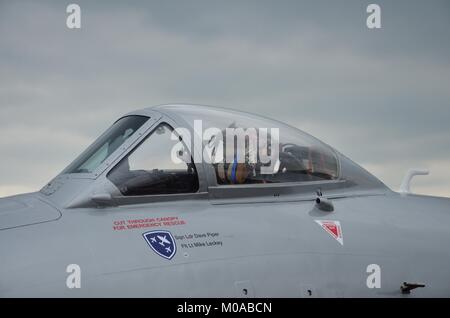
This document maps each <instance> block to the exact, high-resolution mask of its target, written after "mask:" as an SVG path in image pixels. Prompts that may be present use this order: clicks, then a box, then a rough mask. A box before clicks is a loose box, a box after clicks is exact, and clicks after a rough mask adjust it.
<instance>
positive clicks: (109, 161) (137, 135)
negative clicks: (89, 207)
mask: <svg viewBox="0 0 450 318" xmlns="http://www.w3.org/2000/svg"><path fill="white" fill-rule="evenodd" d="M130 116H141V117H147V118H148V120H147V121H146V122H145V123H144V124H143V125H142V126H141V127H140V128H139V129H137V130H136V131H135V132H134V133H133V134H132V135H131V136H130V137H129V138H128V139H126V140H125V142H124V143H122V144H121V146H119V147H118V148H117V149H116V150H115V151H114V152H112V153H111V154H110V155H109V156H108V157H107V158H106V159H105V160H104V161H103V162H102V163H101V164H100V165H98V166H97V167H96V168H95V169H94V170H93V171H92V172H80V173H68V172H66V171H67V170H68V169H69V167H71V166H72V164H73V163H74V162H76V161H77V160H79V158H81V157H82V156H83V155H84V153H85V151H87V149H89V147H90V146H91V145H93V144H94V143H95V141H96V140H98V139H99V138H101V136H103V135H104V134H105V133H106V132H107V131H108V129H110V127H112V125H114V124H115V123H117V122H118V121H119V120H121V119H122V118H125V117H130ZM160 118H161V114H160V113H158V112H151V114H149V113H148V112H147V113H143V114H140V113H130V114H126V115H124V116H122V117H120V118H119V119H117V120H116V121H114V123H113V124H112V125H111V126H109V127H108V128H107V129H105V131H104V132H103V133H102V134H101V135H100V136H98V137H97V138H96V139H95V140H94V141H93V142H92V143H91V145H89V146H88V147H86V149H84V150H83V152H82V153H81V154H80V155H79V156H77V157H76V158H75V160H73V161H72V162H71V163H70V164H69V165H67V167H66V168H64V170H63V171H62V172H61V173H60V174H59V175H60V176H64V177H66V178H68V179H97V178H98V177H99V176H100V175H101V174H102V173H103V172H104V171H105V170H106V169H107V168H108V167H110V166H111V165H114V164H115V162H116V160H117V158H120V157H121V156H122V155H123V154H124V153H127V152H128V151H129V149H130V147H133V146H134V145H135V144H136V143H137V142H140V140H141V139H143V138H144V137H145V136H146V135H147V132H148V131H149V130H150V129H151V128H152V127H153V125H154V124H155V123H156V122H157V121H158V120H159V119H160Z"/></svg>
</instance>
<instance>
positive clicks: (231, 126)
mask: <svg viewBox="0 0 450 318" xmlns="http://www.w3.org/2000/svg"><path fill="white" fill-rule="evenodd" d="M343 173H346V174H347V175H346V176H345V177H343ZM60 176H65V179H66V180H69V179H71V178H72V179H85V180H86V179H91V180H94V182H93V185H92V188H93V190H92V191H93V192H95V193H97V192H99V191H100V190H98V189H99V188H101V189H106V190H101V191H107V192H110V193H109V194H108V196H109V195H111V196H113V197H117V198H120V197H123V198H126V197H133V198H136V197H150V196H161V195H180V194H181V195H189V194H196V193H207V192H209V191H212V190H214V191H215V192H216V193H217V191H218V190H217V189H224V191H225V190H226V189H239V188H240V187H242V186H244V187H245V188H243V189H244V190H245V189H248V188H249V187H251V188H252V187H253V188H254V189H255V190H256V191H260V190H257V189H258V188H260V187H261V186H263V187H264V188H261V189H267V187H271V185H273V186H283V187H289V186H291V187H298V186H302V185H308V184H311V185H313V186H314V187H316V185H317V184H318V183H319V184H324V185H325V186H326V185H327V184H331V185H332V186H330V189H331V188H338V187H345V186H346V187H354V186H358V185H362V186H369V187H374V186H375V187H382V186H384V185H382V184H381V182H379V181H378V180H377V179H376V178H374V177H373V176H371V175H370V174H369V173H367V172H366V171H364V170H363V169H361V168H360V167H358V166H357V165H356V164H354V163H353V162H351V161H350V160H347V159H346V158H345V157H343V156H342V155H340V154H338V153H337V152H336V151H335V150H334V149H332V148H331V147H329V146H328V145H326V144H324V143H322V142H321V141H319V140H317V139H316V138H314V137H312V136H310V135H308V134H306V133H304V132H302V131H300V130H298V129H296V128H294V127H291V126H289V125H286V124H284V123H281V122H279V121H276V120H272V119H268V118H265V117H261V116H257V115H253V114H248V113H244V112H239V111H233V110H227V109H221V108H215V107H206V106H189V105H165V106H159V107H158V106H157V107H154V108H149V109H144V110H142V111H137V112H133V113H130V114H129V115H126V116H124V117H122V118H121V119H119V120H118V121H116V122H115V123H114V124H113V125H112V126H111V127H110V128H109V129H108V130H107V131H106V132H105V133H104V134H102V135H101V136H100V137H99V138H98V139H97V140H96V141H95V142H94V143H93V144H92V145H91V146H90V147H88V149H87V150H86V151H85V152H84V153H82V154H81V155H80V156H79V157H78V158H77V159H76V160H75V161H74V162H73V163H72V164H71V165H69V166H68V167H67V168H66V169H65V170H64V171H63V172H62V173H61V174H60ZM345 179H350V180H345ZM342 182H346V185H343V184H342ZM339 183H341V184H342V185H339ZM96 184H97V185H96ZM98 185H100V186H98ZM95 187H96V188H95ZM94 188H95V189H94ZM108 189H109V190H108ZM296 189H299V188H296ZM43 190H44V189H43ZM244 190H243V191H244ZM86 191H87V190H86ZM261 191H262V190H261ZM295 191H297V190H295ZM295 191H294V192H295ZM308 191H310V190H308ZM44 192H45V191H44ZM48 192H49V193H50V192H51V191H48ZM244 192H245V191H244ZM233 193H237V195H241V194H242V193H243V192H241V193H238V192H233ZM250 193H251V195H254V194H255V193H257V192H255V191H253V192H250ZM261 193H266V192H264V191H262V192H261ZM289 193H293V192H292V191H291V192H289ZM233 195H234V194H233Z"/></svg>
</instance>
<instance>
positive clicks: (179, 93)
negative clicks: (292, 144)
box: [0, 0, 450, 196]
mask: <svg viewBox="0 0 450 318" xmlns="http://www.w3.org/2000/svg"><path fill="white" fill-rule="evenodd" d="M73 2H75V3H77V4H79V5H80V6H81V10H82V28H81V29H80V30H69V29H68V28H67V27H66V17H67V14H66V12H65V11H66V6H67V5H68V4H69V3H70V2H65V1H6V0H0V149H1V150H0V153H1V156H0V196H4V195H10V194H15V193H19V192H22V191H35V190H38V189H39V188H40V187H42V186H43V185H44V184H45V183H46V182H47V181H49V180H50V179H51V178H52V177H54V176H55V175H56V174H58V173H59V172H60V171H61V170H62V169H63V168H64V167H65V166H66V165H68V164H69V163H70V162H71V161H72V160H73V159H74V157H75V156H76V155H78V154H79V153H80V152H81V151H82V150H83V149H84V148H85V147H86V146H87V145H88V144H89V143H91V142H92V141H93V139H94V138H96V137H97V136H98V135H99V134H100V133H101V132H102V131H103V130H105V129H106V128H107V127H108V126H109V125H110V124H111V123H112V122H113V121H114V120H115V119H116V118H117V117H119V116H121V115H122V114H124V113H126V112H128V111H131V110H134V109H137V108H143V107H147V106H152V105H156V104H165V103H172V102H188V103H199V104H208V105H216V106H224V107H231V108H239V109H242V110H247V111H250V112H254V113H259V114H263V115H265V116H269V117H274V118H276V119H279V120H282V121H286V122H288V123H290V124H292V125H295V126H297V127H298V128H300V129H302V130H305V131H307V132H309V133H311V134H312V135H314V136H316V137H318V138H319V139H322V140H323V141H325V142H327V143H329V144H330V145H332V146H333V147H335V148H336V149H338V150H339V151H341V152H342V153H344V154H345V155H347V156H348V157H350V158H352V159H353V160H354V161H356V162H357V163H359V164H361V165H362V166H363V167H365V168H366V169H368V170H369V171H371V172H372V173H374V174H375V175H376V176H377V177H379V178H380V179H381V180H382V181H384V182H385V183H386V184H387V185H388V186H390V187H391V188H393V189H394V190H396V189H397V188H398V186H399V184H400V182H401V179H402V177H403V175H404V173H405V172H406V170H407V169H408V168H411V167H420V168H429V169H430V170H431V175H430V176H428V177H418V178H417V179H415V181H414V184H413V190H414V191H415V192H418V193H424V194H430V195H443V196H450V125H449V123H450V40H449V39H450V37H449V34H450V2H448V1H444V0H443V1H356V0H355V1H299V0H293V1H287V0H284V1H274V0H273V1H262V0H258V1H256V0H255V1H245V0H240V1H229V0H227V1H225V0H222V1H214V0H205V1H197V0H195V1H194V0H180V1H170V0H165V1H117V2H116V1H92V0H91V1H79V0H78V1H76V0H74V1H73ZM373 2H375V3H378V4H379V5H380V6H381V9H382V29H381V30H369V29H367V27H366V25H365V21H366V17H367V13H366V12H365V11H366V7H367V5H368V4H369V3H373Z"/></svg>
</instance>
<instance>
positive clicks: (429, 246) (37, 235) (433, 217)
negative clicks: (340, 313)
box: [0, 105, 450, 297]
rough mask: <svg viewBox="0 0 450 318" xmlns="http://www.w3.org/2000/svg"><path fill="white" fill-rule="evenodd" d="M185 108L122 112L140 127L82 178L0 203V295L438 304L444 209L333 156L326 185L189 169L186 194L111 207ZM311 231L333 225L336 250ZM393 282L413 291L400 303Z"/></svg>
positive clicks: (449, 216)
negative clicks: (152, 136)
mask: <svg viewBox="0 0 450 318" xmlns="http://www.w3.org/2000/svg"><path fill="white" fill-rule="evenodd" d="M190 108H195V106H188V105H175V106H160V107H156V108H150V109H145V110H140V111H137V112H134V113H133V114H138V115H146V116H149V117H150V118H151V120H150V121H149V122H148V123H147V124H146V126H145V127H143V128H142V131H141V132H140V133H139V134H137V135H136V136H135V138H130V140H128V141H127V143H125V144H124V145H123V147H121V148H120V149H119V150H118V151H117V152H116V153H115V154H114V156H113V157H112V158H108V160H107V162H105V163H104V164H102V165H101V166H100V167H99V168H98V169H97V170H96V171H95V172H94V173H91V174H86V175H84V174H82V175H72V174H64V173H62V174H60V175H58V176H57V177H56V178H55V179H53V180H52V181H51V182H50V183H49V184H48V185H47V186H45V187H44V188H43V189H42V190H41V191H39V192H36V193H31V194H23V195H18V196H13V197H9V198H4V199H0V296H1V297H449V296H450V248H449V247H448V244H449V243H450V199H446V198H437V197H427V196H419V195H412V194H402V195H401V194H398V193H396V192H393V191H391V190H390V189H388V188H387V187H386V186H385V185H384V184H383V183H381V182H380V181H379V180H378V179H376V178H375V177H373V176H372V175H370V174H369V173H368V172H366V171H365V170H364V169H362V168H361V167H359V166H358V165H356V164H355V163H353V162H352V161H351V160H349V159H347V158H346V157H344V156H343V155H341V154H340V153H338V152H336V153H337V156H338V159H339V170H340V174H339V178H338V179H337V180H332V181H319V182H309V183H289V184H276V185H270V184H269V185H267V184H264V185H244V184H243V185H225V186H224V185H218V184H217V183H216V180H215V178H214V172H213V171H212V169H211V168H210V167H209V166H208V164H206V163H203V164H197V166H196V169H197V173H198V178H199V189H198V191H197V192H196V193H192V194H170V195H155V196H142V197H137V196H134V197H123V196H121V195H120V192H118V190H117V189H116V188H115V187H114V185H112V184H111V182H110V181H109V180H108V179H107V178H106V174H107V173H108V171H110V170H111V169H112V168H113V167H114V166H115V165H116V164H117V162H118V161H119V160H120V159H121V158H123V157H124V156H125V155H126V154H127V153H128V152H129V151H131V150H132V149H134V148H135V147H137V146H138V145H139V143H140V141H141V140H142V139H143V138H145V136H146V135H147V134H148V133H150V132H151V131H152V127H155V125H157V124H158V123H161V122H167V123H169V124H170V125H172V126H174V127H177V126H188V127H189V126H190V123H189V122H188V121H186V120H185V119H184V117H183V111H184V110H186V111H189V110H190ZM195 109H199V110H198V111H199V113H201V112H202V111H203V108H202V107H200V106H199V107H197V108H195ZM205 109H206V107H205ZM191 151H192V152H193V151H199V150H198V149H191ZM318 188H320V189H321V190H322V192H323V197H324V198H325V197H326V198H327V199H328V200H329V201H331V202H332V204H333V206H334V210H333V211H324V210H322V209H319V208H318V205H317V204H316V202H315V200H316V190H317V189H318ZM323 221H334V222H335V221H338V222H339V225H340V227H339V231H340V232H341V233H340V239H341V242H340V241H339V240H338V239H337V238H336V237H334V236H333V235H332V233H329V232H327V230H326V229H325V228H324V227H322V226H321V222H323ZM152 230H155V231H168V232H170V234H171V235H172V237H173V240H174V242H173V245H176V253H175V254H174V255H173V257H171V258H170V259H167V258H164V257H161V256H160V255H157V253H155V251H154V250H152V248H151V247H150V246H149V244H148V242H146V240H145V239H144V238H143V234H144V233H146V232H148V231H152ZM341 243H342V244H341ZM71 264H76V265H77V266H78V267H79V269H80V270H81V272H80V284H81V285H80V286H78V287H80V288H69V285H70V284H68V280H70V276H71V274H72V273H71V272H70V271H69V272H68V270H67V269H68V266H69V265H71ZM371 265H375V267H377V268H379V277H377V278H376V280H379V281H378V285H377V284H375V285H377V286H373V285H371V284H370V282H371V281H372V278H373V276H372V275H373V272H372V271H371V268H374V267H373V266H371ZM372 282H373V281H372ZM404 282H407V283H412V284H424V285H425V287H420V288H416V289H413V290H411V292H410V293H402V291H401V289H400V286H401V285H402V284H403V283H404ZM72 287H73V286H72Z"/></svg>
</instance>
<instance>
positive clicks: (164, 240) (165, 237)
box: [142, 231, 177, 259]
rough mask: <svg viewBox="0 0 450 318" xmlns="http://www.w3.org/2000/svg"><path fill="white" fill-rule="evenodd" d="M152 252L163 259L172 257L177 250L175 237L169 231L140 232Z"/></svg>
mask: <svg viewBox="0 0 450 318" xmlns="http://www.w3.org/2000/svg"><path fill="white" fill-rule="evenodd" d="M142 236H144V239H145V241H146V242H147V244H148V245H149V246H150V247H151V249H152V250H153V252H155V253H156V254H158V255H159V256H161V257H164V258H165V259H172V257H174V256H175V253H176V252H177V246H176V245H175V239H174V238H173V236H172V234H170V232H169V231H150V232H145V233H144V234H142Z"/></svg>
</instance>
